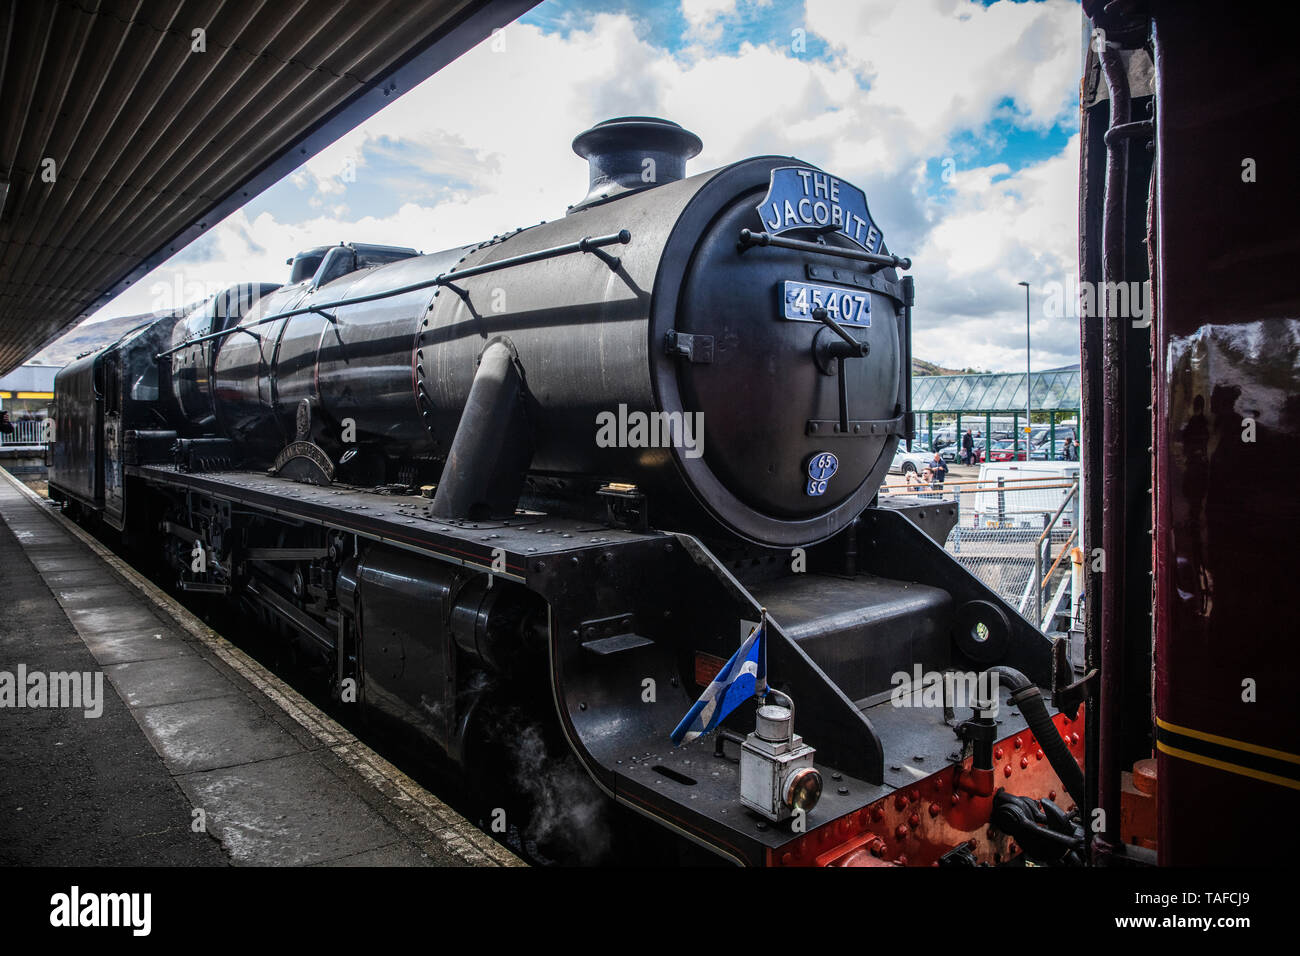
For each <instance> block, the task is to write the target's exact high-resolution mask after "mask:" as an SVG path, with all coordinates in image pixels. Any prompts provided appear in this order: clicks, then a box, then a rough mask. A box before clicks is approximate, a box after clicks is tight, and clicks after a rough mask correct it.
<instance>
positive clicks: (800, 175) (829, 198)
mask: <svg viewBox="0 0 1300 956" xmlns="http://www.w3.org/2000/svg"><path fill="white" fill-rule="evenodd" d="M754 208H755V209H757V210H758V215H759V218H760V219H762V220H763V228H764V229H765V230H767V231H768V232H769V233H771V234H773V235H779V234H781V233H783V232H793V231H794V230H797V229H810V230H813V231H814V232H838V233H839V234H840V235H842V236H844V237H845V238H847V239H849V240H851V241H853V242H855V243H857V244H858V245H859V246H861V247H862V248H863V249H865V250H867V252H871V253H879V252H880V247H881V246H882V245H884V242H885V237H884V235H883V234H882V233H881V231H880V227H879V226H877V225H876V224H875V223H874V222H872V220H871V213H869V212H867V195H866V193H864V192H863V191H862V190H861V189H859V188H858V187H857V186H854V185H852V184H850V183H846V182H845V181H844V180H842V179H838V178H836V177H835V176H832V175H831V174H830V173H823V172H821V171H820V170H817V169H810V168H809V167H807V166H781V167H778V168H777V169H774V170H772V182H771V184H770V185H769V186H768V187H767V195H766V196H765V197H763V201H762V202H761V203H759V204H758V205H757V206H756V207H754Z"/></svg>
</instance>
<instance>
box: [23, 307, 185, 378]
mask: <svg viewBox="0 0 1300 956" xmlns="http://www.w3.org/2000/svg"><path fill="white" fill-rule="evenodd" d="M158 317H161V313H159V314H157V315H155V314H153V313H149V312H143V313H141V314H139V315H124V316H121V317H119V318H116V319H107V320H105V321H103V322H95V323H94V324H93V325H85V324H83V325H79V326H77V327H76V328H75V329H73V330H72V331H70V332H65V333H64V334H63V335H62V336H61V337H59V338H57V339H55V340H54V341H53V342H51V343H50V344H49V345H47V346H46V347H45V348H43V349H41V351H39V352H37V353H36V354H35V355H34V356H32V357H31V358H29V359H28V360H27V361H26V362H24V363H23V364H24V365H59V366H63V365H67V364H68V363H69V362H71V361H72V360H73V359H75V358H76V357H77V356H78V355H81V354H83V353H85V352H91V351H94V350H95V349H98V348H102V347H103V346H105V345H108V344H110V343H112V342H116V341H117V340H118V339H120V338H121V337H122V335H123V334H124V333H126V332H128V331H130V330H131V329H133V328H135V327H136V326H137V325H143V324H144V323H145V322H148V321H149V320H150V319H152V318H158Z"/></svg>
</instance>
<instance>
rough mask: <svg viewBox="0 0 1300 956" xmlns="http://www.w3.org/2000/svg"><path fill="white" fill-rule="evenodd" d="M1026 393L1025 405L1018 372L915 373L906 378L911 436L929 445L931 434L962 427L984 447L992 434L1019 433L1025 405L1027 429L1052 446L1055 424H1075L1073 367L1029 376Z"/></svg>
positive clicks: (1076, 373)
mask: <svg viewBox="0 0 1300 956" xmlns="http://www.w3.org/2000/svg"><path fill="white" fill-rule="evenodd" d="M1030 387H1031V389H1032V392H1031V394H1030V400H1029V401H1028V402H1026V401H1025V373H1024V372H982V373H977V374H973V375H918V376H915V377H913V379H912V411H913V412H915V413H916V416H917V429H916V430H917V436H918V437H924V438H926V439H928V441H929V446H930V447H931V448H933V447H934V442H935V433H936V431H940V432H943V431H946V428H945V426H946V425H949V424H951V425H954V426H955V430H954V432H953V434H954V436H959V435H960V434H961V433H962V432H963V431H965V429H966V428H970V429H972V430H973V431H975V432H978V433H979V434H980V440H981V442H982V443H983V444H984V445H985V448H986V449H987V448H988V446H990V445H991V444H992V442H993V432H994V431H1005V432H1008V433H1010V434H1015V435H1019V434H1021V433H1022V431H1023V428H1024V424H1025V423H1024V418H1025V407H1026V405H1029V406H1031V409H1032V411H1033V421H1032V423H1031V424H1032V425H1033V426H1034V427H1039V426H1042V427H1045V428H1047V429H1048V431H1049V433H1050V440H1052V441H1053V442H1055V439H1056V435H1055V431H1056V425H1057V423H1060V422H1067V421H1069V422H1077V421H1078V414H1079V408H1080V405H1081V401H1080V392H1079V366H1077V365H1067V366H1065V367H1063V368H1054V369H1048V370H1046V371H1043V372H1034V373H1033V374H1032V375H1031V376H1030Z"/></svg>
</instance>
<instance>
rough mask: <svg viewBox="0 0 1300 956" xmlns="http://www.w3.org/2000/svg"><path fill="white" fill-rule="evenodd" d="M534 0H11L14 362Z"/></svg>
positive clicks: (9, 271)
mask: <svg viewBox="0 0 1300 956" xmlns="http://www.w3.org/2000/svg"><path fill="white" fill-rule="evenodd" d="M536 2H537V0H421V2H413V0H369V2H355V0H176V2H174V3H169V4H160V3H156V2H150V0H47V2H39V3H37V2H25V0H24V2H15V0H5V2H3V3H0V373H3V372H5V371H8V370H9V369H11V368H13V367H15V366H17V365H18V364H19V363H20V362H21V361H22V360H23V359H24V358H25V357H26V356H28V355H31V354H33V353H34V352H36V351H37V350H38V349H40V348H41V347H42V346H43V345H45V344H46V343H48V342H49V341H51V340H52V339H54V338H55V337H56V336H57V335H58V334H59V333H60V332H62V331H63V330H64V329H66V328H67V327H68V326H69V325H71V324H72V323H74V322H76V321H78V320H79V319H80V318H82V317H84V316H85V315H88V314H90V313H91V312H94V311H95V310H96V309H97V308H99V306H100V305H102V304H103V303H104V302H105V301H107V300H108V299H109V298H110V297H111V296H113V295H116V294H118V293H119V292H121V291H123V289H125V288H126V286H127V285H129V284H130V283H132V282H135V281H138V280H139V279H140V278H141V277H142V276H144V275H145V274H146V273H147V272H148V271H149V270H150V269H152V268H154V267H155V266H157V265H158V264H159V263H160V262H162V261H163V260H165V259H166V258H167V257H169V256H170V255H172V254H173V253H175V252H176V251H178V250H179V249H181V248H182V247H183V246H185V245H186V244H187V243H189V242H191V241H192V240H194V239H196V238H198V237H199V236H201V235H202V234H203V232H204V231H205V230H206V229H207V227H208V225H209V224H210V223H215V222H217V221H219V220H220V219H221V218H223V217H224V216H226V215H227V214H229V213H230V212H232V211H233V210H234V209H236V208H238V207H239V206H241V205H243V204H244V203H246V202H247V201H248V200H249V199H250V198H252V197H253V196H255V195H257V193H259V192H261V191H262V190H263V189H265V188H266V187H267V186H269V185H271V184H272V183H274V182H276V181H277V180H279V179H280V178H281V177H283V176H284V175H286V174H287V173H288V172H290V171H291V170H292V169H294V168H295V167H297V166H298V165H300V164H301V163H302V162H303V161H305V160H306V159H308V158H309V157H310V156H312V155H314V154H315V153H317V152H319V151H320V150H321V149H322V148H324V147H325V146H327V145H328V144H329V143H331V142H333V141H334V140H335V139H337V138H338V137H339V136H340V135H341V134H342V133H344V132H346V131H347V130H348V129H351V128H352V127H354V126H356V125H357V124H358V123H360V122H361V121H362V120H364V119H365V118H366V117H368V116H371V115H372V114H374V113H375V112H377V111H378V110H379V109H380V108H382V107H383V106H384V105H385V104H386V103H387V102H389V101H390V98H391V97H393V96H396V95H399V94H401V93H403V92H405V91H406V90H409V89H411V88H412V87H413V86H415V85H416V84H417V83H419V82H421V81H422V80H424V79H426V78H428V77H429V76H430V75H432V74H433V73H434V72H436V71H437V70H438V69H440V68H441V67H442V66H444V65H445V64H447V63H449V62H450V61H451V60H453V59H455V58H456V57H457V56H459V55H460V54H461V53H463V52H464V51H465V50H467V49H469V48H470V47H471V46H473V45H474V44H475V43H477V42H479V41H480V40H481V39H483V38H484V37H486V36H487V35H488V34H490V33H491V31H492V30H493V29H495V28H496V27H499V26H503V25H505V24H507V23H509V22H510V21H512V20H514V19H515V18H516V17H518V16H519V15H520V14H522V13H523V12H525V11H526V10H528V9H529V8H530V7H532V6H534V5H535V4H536ZM197 29H202V30H204V31H205V36H204V46H205V50H204V51H202V52H197V51H196V50H195V45H196V44H195V37H194V31H195V30H197ZM47 160H53V166H52V178H53V181H48V180H49V179H50V178H51V177H50V172H48V171H50V170H51V165H50V163H48V162H47Z"/></svg>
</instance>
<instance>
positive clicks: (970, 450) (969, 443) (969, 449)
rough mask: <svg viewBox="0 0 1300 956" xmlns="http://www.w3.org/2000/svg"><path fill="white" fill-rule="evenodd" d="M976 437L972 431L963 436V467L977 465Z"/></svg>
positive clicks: (967, 431) (967, 430)
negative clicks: (975, 459)
mask: <svg viewBox="0 0 1300 956" xmlns="http://www.w3.org/2000/svg"><path fill="white" fill-rule="evenodd" d="M974 458H975V436H974V435H972V434H971V431H970V429H969V428H968V429H966V434H965V435H962V436H961V463H962V464H963V465H973V464H975V461H974Z"/></svg>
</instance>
